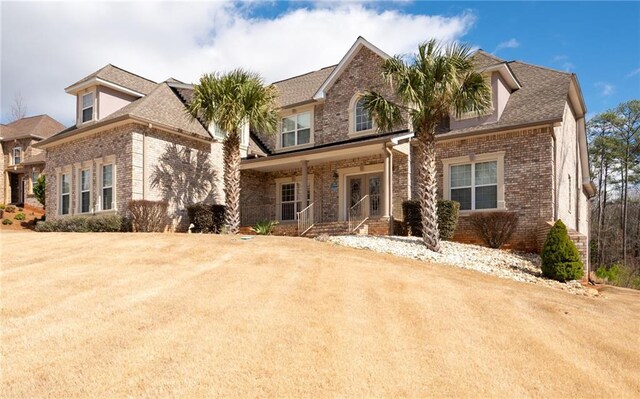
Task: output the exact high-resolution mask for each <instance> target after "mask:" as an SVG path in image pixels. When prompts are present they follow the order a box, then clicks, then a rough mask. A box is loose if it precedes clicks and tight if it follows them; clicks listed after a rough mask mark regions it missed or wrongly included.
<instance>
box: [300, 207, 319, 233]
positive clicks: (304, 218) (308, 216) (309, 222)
mask: <svg viewBox="0 0 640 399" xmlns="http://www.w3.org/2000/svg"><path fill="white" fill-rule="evenodd" d="M314 204H315V202H312V203H310V204H309V205H308V206H307V207H306V208H304V209H303V210H301V211H300V212H297V218H298V235H299V236H301V235H303V234H304V233H306V232H307V231H309V230H310V229H311V228H312V227H313V225H314V224H315V222H314V218H313V205H314Z"/></svg>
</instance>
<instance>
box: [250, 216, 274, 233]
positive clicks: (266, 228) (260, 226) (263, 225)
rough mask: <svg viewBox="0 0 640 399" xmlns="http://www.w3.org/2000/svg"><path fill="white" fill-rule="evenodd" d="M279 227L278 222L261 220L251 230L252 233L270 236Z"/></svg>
mask: <svg viewBox="0 0 640 399" xmlns="http://www.w3.org/2000/svg"><path fill="white" fill-rule="evenodd" d="M277 225H278V222H277V221H275V220H261V221H259V222H258V223H256V225H255V226H253V227H252V228H251V231H253V232H254V233H256V234H257V235H260V236H270V235H271V234H272V233H273V229H275V227H276V226H277Z"/></svg>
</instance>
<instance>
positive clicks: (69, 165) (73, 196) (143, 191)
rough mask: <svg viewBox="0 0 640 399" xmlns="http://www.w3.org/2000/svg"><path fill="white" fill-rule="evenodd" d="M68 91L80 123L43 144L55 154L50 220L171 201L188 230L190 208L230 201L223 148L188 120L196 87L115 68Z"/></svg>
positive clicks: (49, 167) (175, 219) (49, 168)
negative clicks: (226, 192) (201, 203)
mask: <svg viewBox="0 0 640 399" xmlns="http://www.w3.org/2000/svg"><path fill="white" fill-rule="evenodd" d="M65 90H66V92H67V93H69V94H71V95H73V96H75V97H76V115H77V117H76V124H75V125H74V126H72V127H70V128H68V129H66V130H63V131H62V132H60V133H58V134H56V135H54V136H52V137H50V138H49V139H47V140H45V141H43V142H42V143H39V145H38V147H39V148H42V149H45V150H46V152H47V164H46V169H45V173H46V175H47V178H48V180H47V183H48V184H47V207H46V212H47V218H54V217H65V216H69V215H91V214H114V213H119V214H125V213H126V211H127V204H128V202H129V201H130V200H137V199H146V200H165V201H167V202H169V203H170V209H171V219H172V227H173V228H179V229H184V228H186V226H187V225H188V223H187V220H186V217H185V208H186V206H188V205H189V204H191V203H194V202H198V201H202V200H206V201H209V202H212V203H213V202H219V201H221V200H222V192H221V190H222V187H221V183H220V181H221V179H222V171H221V168H222V166H221V152H222V149H221V148H222V147H221V142H220V140H219V139H216V138H214V136H213V134H211V133H209V132H208V131H207V129H206V128H205V127H204V126H203V125H202V124H201V123H200V122H199V121H198V120H192V119H191V118H190V117H188V116H187V115H186V113H185V107H184V105H185V98H189V97H190V95H191V92H192V91H191V86H190V85H184V84H182V83H180V82H178V81H177V80H175V79H168V80H167V81H165V82H162V83H155V82H153V81H151V80H148V79H145V78H142V77H140V76H138V75H135V74H133V73H130V72H127V71H125V70H122V69H120V68H118V67H115V66H113V65H107V66H105V67H104V68H102V69H100V70H98V71H96V72H94V73H92V74H91V75H89V76H87V77H85V78H83V79H81V80H80V81H78V82H76V83H74V84H72V85H71V86H69V87H67V88H66V89H65ZM247 136H248V132H247Z"/></svg>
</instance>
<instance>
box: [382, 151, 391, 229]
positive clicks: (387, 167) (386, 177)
mask: <svg viewBox="0 0 640 399" xmlns="http://www.w3.org/2000/svg"><path fill="white" fill-rule="evenodd" d="M383 148H384V172H383V175H382V180H383V187H384V201H382V216H383V217H385V218H388V217H389V216H390V215H389V208H390V207H389V198H391V195H390V194H391V151H390V150H389V149H388V148H387V145H386V143H385V144H384V147H383Z"/></svg>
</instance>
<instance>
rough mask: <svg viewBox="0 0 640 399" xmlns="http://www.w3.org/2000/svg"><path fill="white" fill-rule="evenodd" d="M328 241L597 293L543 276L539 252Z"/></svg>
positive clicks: (413, 241)
mask: <svg viewBox="0 0 640 399" xmlns="http://www.w3.org/2000/svg"><path fill="white" fill-rule="evenodd" d="M328 241H330V242H332V243H334V244H337V245H342V246H347V247H353V248H360V249H368V250H371V251H375V252H381V253H388V254H392V255H397V256H402V257H405V258H412V259H419V260H427V261H430V262H435V263H441V264H446V265H452V266H456V267H460V268H463V269H470V270H476V271H479V272H481V273H486V274H492V275H495V276H498V277H501V278H508V279H511V280H515V281H522V282H528V283H533V284H538V285H543V286H547V287H551V288H557V289H561V290H564V291H568V292H570V293H572V294H576V295H585V296H596V295H598V293H597V290H592V289H586V288H585V287H583V286H582V285H581V284H580V283H579V282H578V281H575V280H574V281H568V282H566V283H560V282H558V281H555V280H549V279H547V278H544V277H542V271H541V270H540V256H539V255H537V254H529V253H521V252H512V251H505V250H499V249H492V248H486V247H481V246H478V245H470V244H460V243H457V242H450V241H441V242H440V251H441V252H440V253H437V252H433V251H430V250H428V249H427V248H426V247H425V246H424V245H423V244H422V239H421V238H419V237H395V236H386V237H381V236H334V237H330V238H329V239H328Z"/></svg>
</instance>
